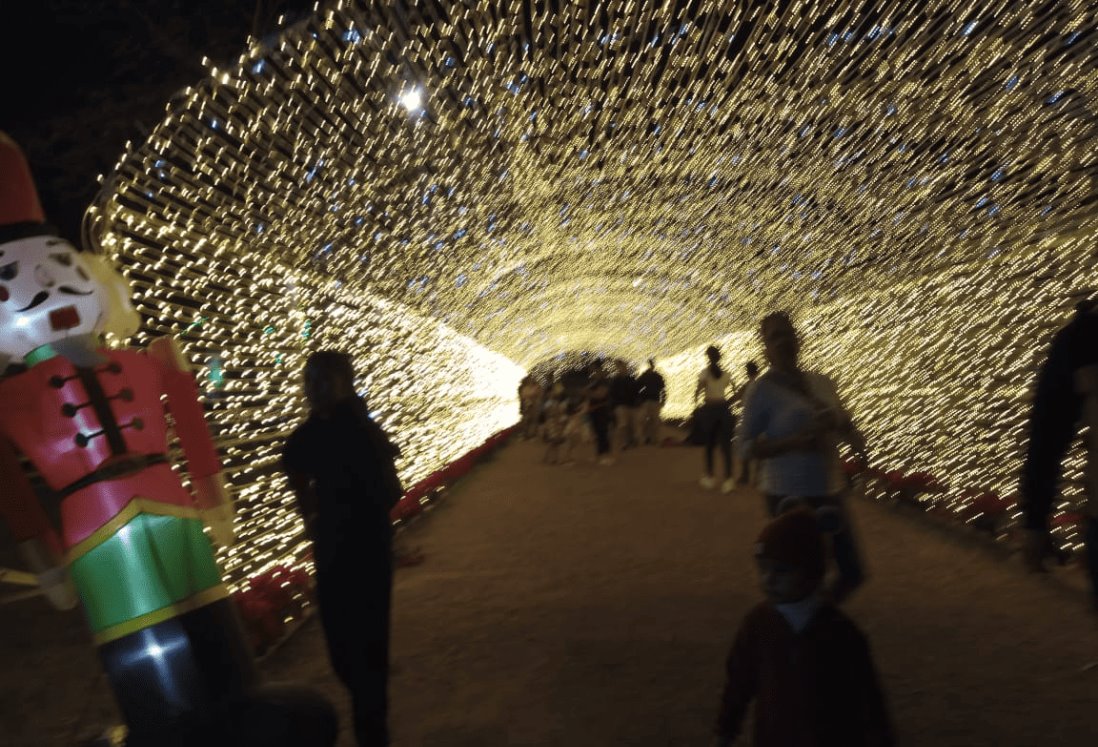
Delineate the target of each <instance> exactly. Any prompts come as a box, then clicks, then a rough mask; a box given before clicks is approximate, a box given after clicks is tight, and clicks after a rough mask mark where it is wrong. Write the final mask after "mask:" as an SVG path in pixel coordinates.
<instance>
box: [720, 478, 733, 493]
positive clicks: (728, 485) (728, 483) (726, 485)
mask: <svg viewBox="0 0 1098 747" xmlns="http://www.w3.org/2000/svg"><path fill="white" fill-rule="evenodd" d="M735 487H736V481H735V480H733V479H732V478H728V479H727V480H725V481H724V482H722V483H721V492H722V493H724V494H725V495H728V494H729V493H731V492H732V489H733V488H735Z"/></svg>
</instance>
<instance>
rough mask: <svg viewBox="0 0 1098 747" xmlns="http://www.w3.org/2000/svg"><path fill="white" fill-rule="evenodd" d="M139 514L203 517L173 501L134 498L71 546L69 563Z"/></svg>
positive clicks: (183, 517)
mask: <svg viewBox="0 0 1098 747" xmlns="http://www.w3.org/2000/svg"><path fill="white" fill-rule="evenodd" d="M138 514H156V515H157V516H175V517H177V518H179V519H201V516H199V513H198V509H195V508H189V507H187V506H177V505H175V504H173V503H161V502H159V501H151V500H149V499H148V498H134V499H132V500H131V501H130V502H129V503H127V504H126V507H125V508H123V509H122V510H121V511H119V512H118V513H116V514H115V515H114V516H112V517H111V519H110V521H108V522H107V523H106V524H104V525H103V526H101V527H99V528H98V529H96V530H95V531H94V532H92V533H91V534H89V535H88V536H87V537H86V538H84V539H82V540H80V541H79V542H77V543H76V544H75V545H73V546H72V547H70V548H69V551H68V552H67V553H66V554H65V557H66V559H67V560H68V562H69V563H73V562H74V561H76V560H77V559H79V558H81V557H83V556H84V555H87V554H88V553H89V552H91V551H92V550H94V549H95V548H96V547H98V546H99V545H101V544H103V543H104V542H106V541H107V540H109V539H110V538H111V537H113V536H114V534H115V532H117V531H118V530H119V529H121V528H122V527H124V526H126V525H127V524H129V523H130V522H131V521H133V520H134V519H135V518H136V517H137V515H138Z"/></svg>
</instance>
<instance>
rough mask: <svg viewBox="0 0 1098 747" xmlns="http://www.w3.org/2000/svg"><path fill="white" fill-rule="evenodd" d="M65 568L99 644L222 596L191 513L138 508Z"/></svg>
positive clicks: (206, 544) (223, 591) (209, 551)
mask: <svg viewBox="0 0 1098 747" xmlns="http://www.w3.org/2000/svg"><path fill="white" fill-rule="evenodd" d="M69 573H70V574H71V576H72V579H73V582H74V583H75V584H76V588H77V590H78V591H79V592H80V597H81V599H82V600H83V602H84V609H85V611H86V613H87V616H88V622H89V623H90V624H91V628H92V631H93V633H94V634H95V639H96V642H97V643H100V644H102V643H106V642H108V641H112V640H115V639H117V638H121V637H122V636H125V635H129V634H130V633H132V632H134V631H137V630H141V629H142V628H146V627H148V626H150V625H155V624H156V623H159V622H162V621H164V620H169V619H171V618H173V617H177V616H178V615H181V614H183V613H185V612H188V611H190V610H192V609H197V608H198V607H202V606H204V605H206V604H209V603H210V602H213V601H216V600H217V599H222V598H224V597H226V596H228V590H227V589H226V588H225V587H224V586H223V585H222V583H221V572H220V570H219V569H218V567H217V563H216V561H215V560H214V554H213V549H212V548H211V547H210V541H209V540H208V539H207V538H206V535H205V534H204V533H203V531H202V522H201V520H199V519H197V518H181V517H178V516H165V515H158V514H150V513H139V514H137V515H136V516H135V517H134V518H133V519H131V520H130V521H128V522H127V523H126V524H125V525H123V526H122V527H120V528H119V529H118V530H117V531H115V532H114V533H113V534H112V535H111V536H110V537H108V538H107V539H105V540H103V541H102V542H100V543H99V544H97V545H96V546H95V547H93V548H91V549H89V550H88V551H87V552H85V553H83V554H82V555H80V557H77V558H75V559H74V560H73V561H72V564H71V565H70V566H69Z"/></svg>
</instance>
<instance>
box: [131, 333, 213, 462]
mask: <svg viewBox="0 0 1098 747" xmlns="http://www.w3.org/2000/svg"><path fill="white" fill-rule="evenodd" d="M148 356H149V357H150V358H151V359H153V360H154V361H156V362H157V363H158V364H159V368H160V375H161V384H162V386H161V388H162V391H163V392H164V394H166V395H167V397H168V412H170V413H171V414H172V418H173V419H174V420H175V433H176V435H177V436H179V443H180V444H181V445H182V446H183V453H184V455H185V456H186V457H187V465H188V468H189V470H190V473H191V477H192V478H193V479H194V480H195V482H198V480H199V478H203V477H210V476H213V475H216V474H218V473H219V472H221V463H220V461H219V460H218V458H217V450H216V449H215V448H214V443H213V439H212V438H210V429H209V427H208V426H207V425H206V414H205V412H204V411H203V409H202V405H201V403H199V401H198V386H197V385H196V384H195V381H194V374H193V373H192V372H191V369H190V365H189V364H188V363H187V359H186V357H185V356H184V355H183V351H182V350H181V349H180V348H179V344H178V343H176V341H175V340H174V339H172V338H170V337H159V338H157V339H155V340H153V341H152V342H151V343H149V347H148Z"/></svg>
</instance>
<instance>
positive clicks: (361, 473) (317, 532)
mask: <svg viewBox="0 0 1098 747" xmlns="http://www.w3.org/2000/svg"><path fill="white" fill-rule="evenodd" d="M305 396H306V398H307V399H308V401H309V407H310V409H311V411H312V412H311V414H310V416H309V418H308V420H306V421H305V422H304V423H302V424H301V425H300V426H298V428H297V429H296V430H295V431H294V432H293V434H292V435H291V436H290V438H289V440H288V441H287V443H286V448H285V449H284V450H283V454H282V460H283V466H284V468H285V470H286V473H287V475H288V476H289V481H290V486H291V487H292V488H293V490H294V493H295V495H296V497H297V506H298V510H299V511H300V512H301V516H302V518H303V519H304V521H305V531H306V533H307V534H308V536H309V537H310V539H312V541H313V543H314V545H313V554H314V558H315V562H316V586H317V606H318V608H319V613H320V620H321V623H322V624H323V626H324V636H325V639H326V640H327V643H328V655H329V658H330V659H331V663H332V668H333V669H334V670H335V672H336V674H337V675H338V676H339V678H340V679H341V680H342V681H343V684H344V685H346V687H347V689H348V690H350V691H351V697H352V700H353V708H354V719H355V735H356V737H357V739H358V743H359V744H360V745H371V746H373V745H387V744H389V732H388V724H387V722H388V718H387V711H388V697H387V691H388V679H389V607H390V598H391V595H392V582H393V561H392V552H393V551H392V524H391V522H390V518H389V512H390V511H391V510H392V508H393V506H394V505H396V502H397V501H398V500H400V497H401V495H402V494H403V489H402V488H401V485H400V480H399V478H398V477H397V472H396V467H395V465H394V463H393V460H394V459H395V458H396V457H398V456H399V455H400V450H399V449H398V448H397V447H396V446H394V445H393V443H392V442H391V441H389V438H388V437H387V436H386V435H385V432H384V431H383V430H382V429H381V427H380V426H378V425H377V423H375V422H374V421H373V420H372V419H371V418H370V416H369V413H368V412H367V409H366V403H365V402H364V401H363V400H362V398H360V397H359V396H357V395H356V394H355V390H354V369H353V366H352V363H351V358H350V356H348V355H346V354H345V353H340V352H335V351H321V352H317V353H313V354H312V355H311V356H309V359H308V361H307V362H306V363H305Z"/></svg>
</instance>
